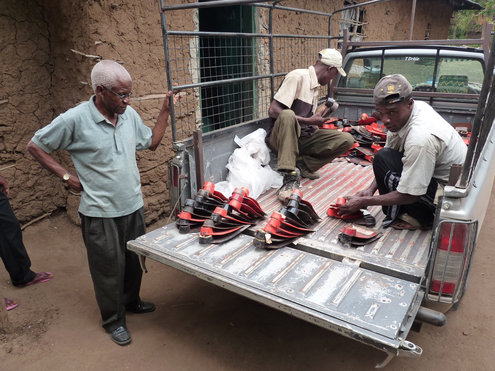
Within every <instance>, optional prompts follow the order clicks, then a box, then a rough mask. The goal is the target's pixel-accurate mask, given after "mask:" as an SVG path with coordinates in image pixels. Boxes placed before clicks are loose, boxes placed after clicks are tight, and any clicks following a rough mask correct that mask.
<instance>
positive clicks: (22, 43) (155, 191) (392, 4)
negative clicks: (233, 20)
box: [0, 0, 452, 223]
mask: <svg viewBox="0 0 495 371" xmlns="http://www.w3.org/2000/svg"><path fill="white" fill-rule="evenodd" d="M363 1H364V0H363ZM183 2H184V1H178V0H177V1H175V0H174V1H170V2H167V4H171V3H176V4H177V3H183ZM188 2H194V1H192V0H189V1H188ZM361 2H362V1H361ZM281 4H282V5H285V6H290V7H294V8H306V9H308V8H310V9H313V10H318V11H324V12H333V11H335V10H336V9H339V8H341V7H342V6H343V5H344V1H343V0H339V1H335V0H312V1H307V0H291V1H284V2H283V3H281ZM158 7H159V5H158V0H139V1H138V0H130V1H115V0H114V1H107V0H85V1H84V0H64V1H59V0H26V1H1V2H0V30H1V32H0V55H1V62H2V63H1V64H0V68H1V75H2V78H1V79H0V174H1V175H3V176H5V177H6V178H7V179H8V180H9V182H10V185H11V195H10V200H11V203H12V206H13V208H14V211H15V213H16V215H17V217H18V218H19V220H20V221H21V223H24V222H27V221H29V220H32V219H34V218H36V217H39V216H42V215H45V214H47V213H51V212H53V211H55V210H57V209H64V208H65V209H66V210H67V213H68V215H69V217H70V218H71V220H73V221H74V222H76V223H77V222H78V219H77V206H78V203H79V197H78V196H75V195H72V194H70V193H69V192H68V190H66V189H65V188H64V185H63V184H62V182H61V180H60V179H58V178H56V177H55V176H53V175H51V174H50V173H49V172H48V171H46V170H44V169H42V168H41V167H40V165H39V164H38V163H37V162H35V161H34V160H33V159H32V158H31V156H30V155H29V154H28V153H26V149H25V148H26V144H27V143H28V141H29V140H30V139H31V137H32V135H33V134H34V132H35V131H36V130H38V129H39V128H41V127H43V126H45V125H47V124H48V123H50V122H51V120H52V119H53V118H55V117H56V116H57V115H59V114H60V113H62V112H64V111H65V110H67V109H69V108H70V107H73V106H74V105H76V104H78V103H80V102H82V101H85V100H87V99H89V97H90V96H91V95H92V88H91V84H90V72H91V69H92V67H93V66H94V64H95V63H96V62H97V61H98V60H99V58H103V59H114V60H116V61H119V62H121V63H122V64H123V65H124V66H125V67H126V68H127V70H128V71H129V72H130V74H131V76H132V77H133V97H134V99H133V100H132V101H131V104H132V106H133V107H134V108H135V109H136V110H137V111H138V112H139V113H140V114H141V116H142V118H143V121H144V122H145V124H146V125H149V126H153V125H154V122H155V120H156V117H157V115H158V113H159V109H160V107H161V104H162V99H161V98H156V99H151V98H150V96H152V95H160V94H164V93H165V92H166V90H167V80H166V74H165V61H164V50H163V39H162V31H161V24H160V14H159V10H158ZM410 11H411V1H409V0H396V1H387V2H384V3H379V4H376V5H372V6H369V7H366V14H365V21H366V22H367V24H366V26H365V30H366V34H367V36H368V38H367V40H399V39H407V38H408V37H409V22H410ZM451 13H452V11H451V8H450V6H449V5H448V1H447V0H441V1H432V0H418V3H417V11H416V22H415V28H414V38H416V39H423V38H424V36H425V30H426V29H429V33H430V38H431V39H439V38H444V37H446V36H447V33H448V26H449V22H450V16H451ZM184 14H187V16H184ZM257 14H258V18H259V19H257V22H256V24H257V28H258V32H265V31H266V28H267V13H266V10H259V11H258V13H257ZM338 20H339V15H336V16H335V17H334V19H332V22H333V23H332V33H333V34H337V32H338V28H339V22H338ZM167 25H168V26H171V27H172V28H173V29H175V30H180V29H183V30H195V29H197V12H194V11H188V12H175V13H174V12H168V13H167ZM274 29H275V30H276V32H277V33H296V34H302V35H303V34H322V33H326V32H327V29H328V24H327V22H326V21H325V20H324V18H321V17H312V16H306V17H301V16H300V15H296V14H290V13H284V12H276V15H275V17H274ZM265 52H266V51H265ZM95 56H96V57H98V58H96V57H95ZM264 57H266V53H264V54H263V51H262V50H261V51H260V58H264ZM265 59H266V58H265ZM296 62H297V60H294V61H292V62H291V63H294V66H293V67H294V68H295V67H306V66H299V65H298V66H296V64H297V63H296ZM143 98H144V99H143ZM191 109H194V108H190V109H189V110H191ZM171 142H172V140H171V132H170V129H168V130H167V132H166V134H165V137H164V139H163V141H162V145H161V146H160V147H159V148H158V149H157V151H155V152H151V151H143V152H140V153H139V154H138V156H137V158H138V165H139V168H140V171H141V180H142V185H143V194H144V200H145V209H146V221H147V222H148V223H151V222H153V221H155V220H157V219H159V218H161V217H164V216H168V215H169V213H170V210H171V205H169V202H168V187H167V181H168V173H167V163H168V161H169V160H170V159H171V158H172V157H173V151H172V143H171ZM56 157H57V158H58V159H59V160H60V161H61V162H62V163H63V164H64V165H65V166H66V167H67V168H69V169H71V168H72V165H71V160H70V156H69V155H68V154H67V153H58V154H56Z"/></svg>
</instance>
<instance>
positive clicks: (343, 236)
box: [338, 224, 382, 247]
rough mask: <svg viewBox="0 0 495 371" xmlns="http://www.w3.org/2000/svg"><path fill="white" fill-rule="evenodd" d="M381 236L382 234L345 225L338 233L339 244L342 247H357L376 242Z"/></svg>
mask: <svg viewBox="0 0 495 371" xmlns="http://www.w3.org/2000/svg"><path fill="white" fill-rule="evenodd" d="M381 236H382V233H381V232H379V233H377V232H375V231H371V230H368V229H365V228H362V227H356V226H355V225H353V224H350V225H346V226H345V227H344V228H342V231H341V233H339V236H338V239H339V242H340V243H342V244H343V245H344V246H348V247H358V246H363V245H366V244H369V243H371V242H374V241H376V240H377V239H379V238H380V237H381Z"/></svg>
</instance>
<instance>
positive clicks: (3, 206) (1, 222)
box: [0, 192, 36, 286]
mask: <svg viewBox="0 0 495 371" xmlns="http://www.w3.org/2000/svg"><path fill="white" fill-rule="evenodd" d="M0 257H1V258H2V261H3V264H4V265H5V269H7V272H8V273H9V276H10V280H11V281H12V284H13V285H14V286H20V285H24V284H26V283H28V282H30V281H31V280H33V279H34V278H35V276H36V274H35V273H34V272H33V271H32V270H31V269H30V267H31V260H30V259H29V256H28V253H27V251H26V248H25V246H24V243H23V242H22V231H21V227H20V224H19V221H18V220H17V218H16V217H15V215H14V212H13V211H12V208H11V206H10V203H9V200H8V198H7V196H5V195H4V194H3V193H2V192H0Z"/></svg>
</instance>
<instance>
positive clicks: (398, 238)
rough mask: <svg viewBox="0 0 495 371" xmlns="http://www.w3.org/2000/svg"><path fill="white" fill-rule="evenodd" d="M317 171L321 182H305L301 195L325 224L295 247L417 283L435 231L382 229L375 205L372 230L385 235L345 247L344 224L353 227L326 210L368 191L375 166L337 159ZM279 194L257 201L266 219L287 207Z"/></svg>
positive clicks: (273, 193)
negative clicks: (346, 197) (340, 237)
mask: <svg viewBox="0 0 495 371" xmlns="http://www.w3.org/2000/svg"><path fill="white" fill-rule="evenodd" d="M319 172H320V175H321V177H320V178H319V179H317V180H308V179H303V181H302V182H301V190H302V192H303V198H304V199H305V200H307V201H309V202H310V203H311V204H312V205H313V207H314V209H315V211H316V212H317V213H318V215H319V216H320V217H321V222H320V223H318V224H317V225H315V226H314V229H315V232H313V233H310V234H309V235H307V236H305V237H304V238H300V239H299V240H298V241H296V243H297V245H295V247H296V248H297V249H303V250H306V251H311V252H313V253H315V254H318V255H321V256H326V257H333V258H334V259H338V260H342V259H343V258H345V257H346V258H351V259H353V260H358V261H361V262H363V263H362V266H366V267H368V268H370V269H372V270H377V271H380V272H386V273H388V274H391V275H393V276H396V277H400V278H405V279H408V280H412V281H413V282H419V281H420V279H421V277H422V276H423V274H424V271H425V268H426V264H427V261H428V255H429V247H430V239H431V230H428V231H422V230H417V231H398V230H395V229H392V228H381V223H382V221H383V218H384V214H383V213H382V211H381V207H378V206H374V207H370V208H368V211H370V212H371V214H372V215H373V216H374V217H375V218H376V221H377V223H376V226H375V227H373V228H369V229H371V230H374V231H376V232H379V233H382V234H383V235H382V237H381V238H380V239H379V240H377V241H375V242H373V243H371V244H368V245H365V246H362V247H358V248H350V247H344V246H343V245H342V244H340V243H339V242H338V241H337V236H338V234H339V233H340V231H341V230H342V228H343V227H344V226H345V225H347V224H352V223H351V222H349V221H342V220H339V219H335V218H330V217H328V216H327V214H326V212H327V209H328V207H329V205H330V204H331V203H332V202H333V201H335V200H336V199H337V198H338V197H341V196H344V195H352V194H355V193H356V192H358V191H360V190H363V189H366V188H367V187H368V186H369V184H370V183H371V181H372V180H373V170H372V167H371V166H360V165H355V164H353V163H350V162H348V161H346V160H344V159H338V160H336V161H334V162H332V163H331V164H328V165H326V166H325V167H323V168H322V169H320V171H319ZM276 192H277V190H276V189H272V190H270V191H268V192H266V193H265V194H263V195H262V196H261V197H260V198H259V200H258V202H259V203H260V205H261V207H262V208H263V210H264V211H265V212H266V213H267V214H268V216H269V215H271V213H272V212H273V211H277V210H279V209H280V208H281V207H282V206H283V205H282V204H281V203H280V202H279V201H278V200H277V198H276ZM265 223H266V221H262V222H260V223H259V225H258V226H257V227H256V228H261V227H263V225H264V224H265ZM256 228H253V229H256Z"/></svg>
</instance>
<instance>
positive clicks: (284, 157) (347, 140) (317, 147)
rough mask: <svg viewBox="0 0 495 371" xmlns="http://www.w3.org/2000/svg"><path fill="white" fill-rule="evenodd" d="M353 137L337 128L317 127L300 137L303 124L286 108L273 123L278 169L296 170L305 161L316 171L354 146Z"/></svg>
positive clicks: (312, 170) (270, 141)
mask: <svg viewBox="0 0 495 371" xmlns="http://www.w3.org/2000/svg"><path fill="white" fill-rule="evenodd" d="M353 143H354V138H353V137H352V135H350V134H349V133H344V132H341V131H338V130H331V129H317V130H316V131H315V132H314V133H313V134H312V135H311V136H309V137H301V126H300V125H299V122H298V121H297V119H296V115H295V113H294V111H292V110H283V111H282V112H281V113H280V115H279V116H278V118H277V120H275V123H274V124H273V128H272V132H271V134H270V139H269V144H270V148H271V149H272V150H274V151H275V152H277V156H278V159H277V170H294V169H295V167H296V161H303V162H304V164H305V165H306V167H307V168H308V169H309V171H311V172H314V171H317V170H318V169H319V168H321V167H322V166H323V165H325V164H328V163H329V162H331V161H332V160H333V159H335V158H336V157H338V156H340V155H342V154H344V153H345V152H347V151H348V150H349V148H351V146H352V145H353Z"/></svg>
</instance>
